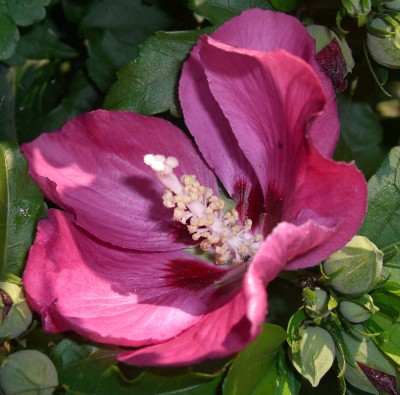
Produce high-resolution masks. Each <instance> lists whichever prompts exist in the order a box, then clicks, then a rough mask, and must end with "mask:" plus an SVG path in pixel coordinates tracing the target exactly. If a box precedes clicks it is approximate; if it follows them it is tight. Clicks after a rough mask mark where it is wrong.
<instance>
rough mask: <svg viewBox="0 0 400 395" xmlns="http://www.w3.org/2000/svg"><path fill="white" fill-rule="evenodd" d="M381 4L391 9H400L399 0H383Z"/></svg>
mask: <svg viewBox="0 0 400 395" xmlns="http://www.w3.org/2000/svg"><path fill="white" fill-rule="evenodd" d="M383 6H384V7H385V8H388V9H389V10H393V11H400V0H384V1H383Z"/></svg>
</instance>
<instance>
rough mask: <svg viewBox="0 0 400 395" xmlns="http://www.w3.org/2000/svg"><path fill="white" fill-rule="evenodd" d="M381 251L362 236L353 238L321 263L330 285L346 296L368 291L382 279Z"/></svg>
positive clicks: (355, 295) (354, 295)
mask: <svg viewBox="0 0 400 395" xmlns="http://www.w3.org/2000/svg"><path fill="white" fill-rule="evenodd" d="M382 264H383V252H382V251H380V250H379V249H378V248H377V247H376V245H375V244H374V243H372V242H371V241H370V240H368V239H367V238H366V237H363V236H355V237H353V239H352V240H351V241H350V242H349V243H347V244H346V245H345V246H344V247H343V248H342V249H341V250H339V251H337V252H335V253H334V254H333V255H331V256H330V257H329V258H328V259H327V260H326V261H325V262H324V264H323V270H324V273H325V274H326V275H327V276H328V277H329V278H328V283H329V285H330V286H331V287H332V288H333V289H334V290H336V291H338V292H340V293H341V294H343V295H346V296H348V297H353V298H355V297H358V296H361V295H364V294H365V293H367V292H368V291H370V290H371V289H372V288H373V287H374V286H375V285H376V284H377V283H378V282H379V281H380V278H381V272H382Z"/></svg>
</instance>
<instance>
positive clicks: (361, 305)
mask: <svg viewBox="0 0 400 395" xmlns="http://www.w3.org/2000/svg"><path fill="white" fill-rule="evenodd" d="M339 310H340V313H341V315H342V316H343V317H344V318H345V319H346V320H348V321H350V322H352V323H354V324H359V323H361V322H364V321H367V320H368V319H369V318H370V317H371V315H372V314H374V313H375V312H376V311H378V310H379V308H378V307H376V306H375V305H374V301H373V299H372V297H371V295H368V294H366V295H364V296H362V297H361V298H358V299H354V300H342V301H341V302H340V303H339Z"/></svg>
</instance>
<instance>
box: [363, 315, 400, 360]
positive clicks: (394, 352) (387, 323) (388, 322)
mask: <svg viewBox="0 0 400 395" xmlns="http://www.w3.org/2000/svg"><path fill="white" fill-rule="evenodd" d="M376 325H378V327H380V328H381V329H382V330H383V331H384V332H385V336H384V337H383V336H376V337H373V338H372V340H373V341H374V342H376V344H377V345H378V347H379V348H380V349H381V350H382V351H383V352H384V353H385V354H386V355H387V356H388V357H389V358H391V359H392V360H393V361H394V362H395V363H396V364H397V365H400V322H399V321H394V320H393V319H391V318H389V317H388V316H387V315H385V314H383V313H381V312H380V311H378V312H377V313H375V314H374V315H373V316H372V317H371V318H370V319H369V320H368V321H367V322H366V323H365V324H364V326H365V328H366V329H367V330H368V332H369V333H374V332H376V330H375V328H376Z"/></svg>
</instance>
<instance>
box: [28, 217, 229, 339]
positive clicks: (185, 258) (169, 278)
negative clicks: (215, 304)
mask: <svg viewBox="0 0 400 395" xmlns="http://www.w3.org/2000/svg"><path fill="white" fill-rule="evenodd" d="M225 274H226V269H224V268H220V267H216V266H215V265H211V264H207V263H205V262H202V261H199V260H197V259H195V258H193V257H192V256H190V255H188V254H187V253H185V252H184V251H173V252H160V253H145V252H132V251H127V250H123V249H118V248H116V247H113V246H111V245H109V244H105V243H102V242H100V241H99V240H97V239H95V238H93V237H92V236H90V235H88V234H87V233H86V232H84V231H82V229H80V228H79V227H77V226H76V225H75V224H74V222H73V220H72V218H71V216H70V215H69V214H66V213H63V212H61V211H58V210H50V211H49V218H48V219H46V220H43V221H41V222H40V223H39V227H38V234H37V237H36V240H35V243H34V245H33V247H32V248H31V250H30V253H29V259H28V263H27V266H26V269H25V273H24V276H23V283H24V285H25V290H26V294H27V297H28V301H29V303H30V305H31V307H32V308H33V309H34V310H35V311H37V312H38V313H39V314H40V315H41V316H42V319H43V327H44V329H45V330H46V331H50V332H60V331H65V330H74V331H76V332H77V333H79V334H81V335H83V336H86V337H88V338H90V339H92V340H94V341H98V342H106V343H112V344H117V345H123V346H134V347H136V346H142V345H146V344H152V343H157V342H161V341H165V340H168V339H170V338H173V337H174V336H177V335H179V334H180V333H181V332H182V331H184V330H186V329H187V328H189V327H191V326H193V325H195V324H196V323H197V322H199V321H200V320H202V319H203V318H202V316H203V314H205V313H207V312H209V309H210V306H209V303H208V301H207V297H208V295H209V294H210V292H212V291H213V289H214V288H213V284H214V282H215V281H218V280H219V279H220V278H221V277H222V276H224V275H225Z"/></svg>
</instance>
